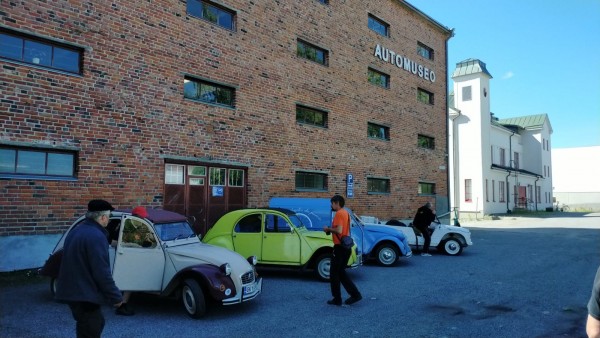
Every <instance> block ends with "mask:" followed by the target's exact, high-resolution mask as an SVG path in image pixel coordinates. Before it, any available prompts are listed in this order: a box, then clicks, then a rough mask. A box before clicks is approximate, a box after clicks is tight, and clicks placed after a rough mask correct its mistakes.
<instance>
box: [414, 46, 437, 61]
mask: <svg viewBox="0 0 600 338" xmlns="http://www.w3.org/2000/svg"><path fill="white" fill-rule="evenodd" d="M417 54H419V55H421V56H422V57H424V58H426V59H429V60H433V49H431V48H429V47H427V46H426V45H425V44H422V43H420V42H419V43H417Z"/></svg>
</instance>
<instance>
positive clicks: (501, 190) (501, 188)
mask: <svg viewBox="0 0 600 338" xmlns="http://www.w3.org/2000/svg"><path fill="white" fill-rule="evenodd" d="M504 189H505V188H504V181H498V202H501V203H504V195H505V190H504Z"/></svg>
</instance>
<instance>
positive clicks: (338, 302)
mask: <svg viewBox="0 0 600 338" xmlns="http://www.w3.org/2000/svg"><path fill="white" fill-rule="evenodd" d="M327 304H329V305H337V306H342V300H341V299H335V298H334V299H330V300H328V301H327Z"/></svg>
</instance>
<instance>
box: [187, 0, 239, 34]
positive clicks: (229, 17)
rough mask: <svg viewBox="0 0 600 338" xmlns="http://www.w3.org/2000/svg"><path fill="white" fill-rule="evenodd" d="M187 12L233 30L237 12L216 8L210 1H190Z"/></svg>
mask: <svg viewBox="0 0 600 338" xmlns="http://www.w3.org/2000/svg"><path fill="white" fill-rule="evenodd" d="M187 12H188V14H189V15H191V16H194V17H197V18H201V19H204V20H207V21H210V22H212V23H215V24H217V25H218V26H221V27H223V28H227V29H230V30H233V20H234V16H235V12H233V11H231V10H228V9H225V8H223V7H219V6H216V5H214V4H212V3H210V2H208V1H201V0H188V1H187Z"/></svg>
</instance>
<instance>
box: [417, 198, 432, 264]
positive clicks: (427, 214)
mask: <svg viewBox="0 0 600 338" xmlns="http://www.w3.org/2000/svg"><path fill="white" fill-rule="evenodd" d="M434 220H435V210H432V209H431V203H429V202H427V203H425V205H424V206H422V207H420V208H419V209H417V214H416V215H415V218H414V220H413V226H414V227H415V228H417V229H418V230H419V231H420V232H421V233H422V234H423V238H424V239H425V243H424V244H423V251H422V252H421V256H431V255H430V254H429V244H430V243H431V233H430V232H429V225H430V224H431V222H433V221H434Z"/></svg>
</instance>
